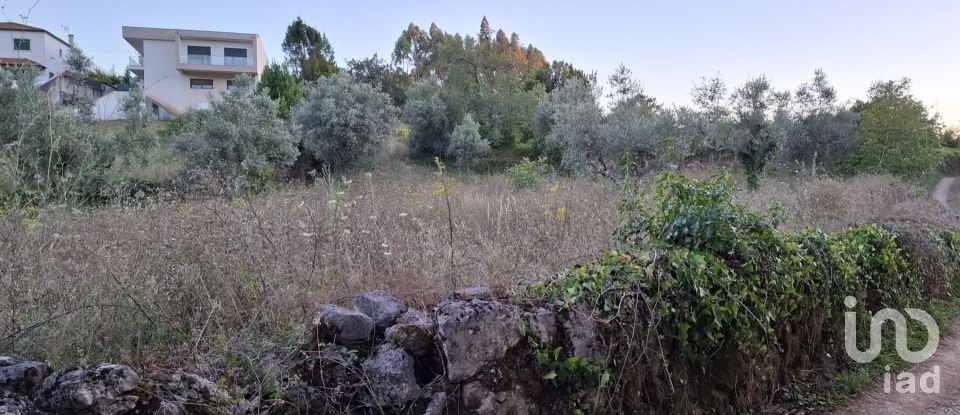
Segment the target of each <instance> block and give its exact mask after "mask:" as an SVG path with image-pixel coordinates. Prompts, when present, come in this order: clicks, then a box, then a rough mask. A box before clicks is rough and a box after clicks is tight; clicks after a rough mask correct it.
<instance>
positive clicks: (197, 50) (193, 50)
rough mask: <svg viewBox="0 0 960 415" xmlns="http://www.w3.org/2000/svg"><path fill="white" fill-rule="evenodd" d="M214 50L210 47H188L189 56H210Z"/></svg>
mask: <svg viewBox="0 0 960 415" xmlns="http://www.w3.org/2000/svg"><path fill="white" fill-rule="evenodd" d="M212 54H213V48H211V47H210V46H187V55H200V56H210V55H212Z"/></svg>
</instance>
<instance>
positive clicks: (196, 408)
mask: <svg viewBox="0 0 960 415" xmlns="http://www.w3.org/2000/svg"><path fill="white" fill-rule="evenodd" d="M142 384H143V385H144V388H145V389H149V390H150V394H151V398H152V399H151V400H150V401H149V402H144V403H142V404H141V405H140V406H141V407H143V412H146V413H156V414H163V415H188V414H206V413H229V414H243V413H247V412H249V411H247V410H244V408H243V407H244V406H245V405H247V404H248V403H247V402H246V401H243V400H241V399H231V397H230V395H229V394H228V393H227V392H226V391H224V390H223V389H220V387H219V386H217V384H216V383H214V382H211V381H210V380H207V379H205V378H203V377H201V376H199V375H196V374H193V373H187V372H184V371H181V370H174V371H170V370H164V371H157V372H153V373H151V374H149V375H148V376H147V377H146V379H144V380H143V381H142Z"/></svg>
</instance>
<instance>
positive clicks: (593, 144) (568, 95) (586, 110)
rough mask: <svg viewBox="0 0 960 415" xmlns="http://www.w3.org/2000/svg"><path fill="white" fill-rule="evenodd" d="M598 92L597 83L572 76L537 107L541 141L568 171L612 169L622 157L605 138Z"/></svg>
mask: <svg viewBox="0 0 960 415" xmlns="http://www.w3.org/2000/svg"><path fill="white" fill-rule="evenodd" d="M598 95H599V91H598V88H596V87H595V85H592V84H588V83H585V82H582V81H580V80H576V79H571V80H569V81H568V82H566V83H564V84H563V85H562V86H561V87H560V88H557V89H555V90H554V91H553V92H551V93H550V94H549V95H548V96H547V98H546V99H545V100H543V102H541V103H540V105H539V106H538V107H537V116H536V118H537V123H538V125H539V126H540V134H539V136H538V140H537V145H538V147H539V148H540V149H541V151H543V152H544V153H546V154H547V155H548V157H550V158H551V159H553V161H554V162H559V164H560V166H561V167H563V168H564V169H566V170H568V171H571V172H584V171H587V170H594V171H597V172H600V173H610V172H611V170H612V169H613V168H614V166H615V161H616V159H617V158H618V157H619V154H616V150H613V149H611V148H610V147H609V146H608V145H607V143H606V142H605V141H604V135H603V131H602V130H603V128H602V125H601V123H602V122H603V111H602V110H601V108H600V105H599V104H598V103H597V98H598Z"/></svg>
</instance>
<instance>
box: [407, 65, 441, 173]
mask: <svg viewBox="0 0 960 415" xmlns="http://www.w3.org/2000/svg"><path fill="white" fill-rule="evenodd" d="M447 111H448V109H447V104H446V103H445V102H444V101H443V99H442V98H441V97H440V87H439V86H437V85H436V84H433V83H431V82H429V81H421V82H419V83H417V84H416V85H414V86H413V87H411V88H410V89H408V90H407V100H406V103H405V104H404V105H403V116H402V120H403V122H405V123H407V125H409V126H410V137H409V138H408V140H407V146H408V150H409V153H410V156H412V157H440V156H443V155H444V152H445V151H446V150H447V147H448V146H449V145H450V130H451V126H450V125H451V122H450V118H449V116H448V114H447Z"/></svg>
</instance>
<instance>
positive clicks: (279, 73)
mask: <svg viewBox="0 0 960 415" xmlns="http://www.w3.org/2000/svg"><path fill="white" fill-rule="evenodd" d="M257 92H266V94H267V95H269V96H270V99H272V100H274V101H276V102H277V110H278V111H279V113H280V116H281V117H283V118H289V117H290V110H291V108H293V107H296V106H297V105H298V104H300V100H302V99H303V88H301V87H300V83H298V82H297V79H296V78H295V77H294V76H293V74H291V73H290V70H289V69H288V68H287V67H286V66H284V65H281V64H278V63H271V64H270V65H267V67H266V68H264V69H263V74H262V75H260V82H259V83H258V84H257Z"/></svg>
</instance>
